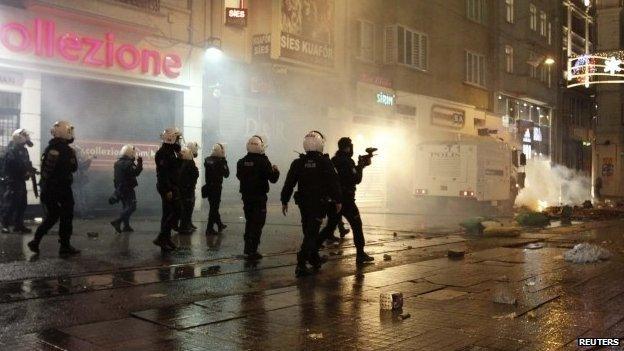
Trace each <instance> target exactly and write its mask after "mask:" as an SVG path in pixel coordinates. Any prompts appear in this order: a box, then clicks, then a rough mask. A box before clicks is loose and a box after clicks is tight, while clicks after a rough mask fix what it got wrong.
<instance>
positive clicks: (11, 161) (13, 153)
mask: <svg viewBox="0 0 624 351" xmlns="http://www.w3.org/2000/svg"><path fill="white" fill-rule="evenodd" d="M32 169H33V167H32V164H31V163H30V156H28V150H26V147H25V146H24V144H16V143H14V142H12V141H11V142H10V143H9V146H8V150H7V153H6V155H5V156H4V171H5V177H6V179H7V181H9V182H24V181H25V180H26V179H27V178H28V177H29V176H30V172H31V171H32Z"/></svg>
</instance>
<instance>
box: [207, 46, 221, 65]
mask: <svg viewBox="0 0 624 351" xmlns="http://www.w3.org/2000/svg"><path fill="white" fill-rule="evenodd" d="M204 57H206V59H208V60H209V61H218V60H220V59H221V57H223V51H221V49H219V48H218V47H216V46H210V47H209V48H208V49H206V53H205V54H204Z"/></svg>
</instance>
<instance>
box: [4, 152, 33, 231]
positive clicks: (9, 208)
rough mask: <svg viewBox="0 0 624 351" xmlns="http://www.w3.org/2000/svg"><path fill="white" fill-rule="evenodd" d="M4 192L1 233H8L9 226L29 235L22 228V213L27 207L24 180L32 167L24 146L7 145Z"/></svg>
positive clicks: (31, 170)
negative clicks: (11, 225)
mask: <svg viewBox="0 0 624 351" xmlns="http://www.w3.org/2000/svg"><path fill="white" fill-rule="evenodd" d="M4 170H5V186H6V189H5V192H4V194H3V208H2V227H3V228H2V231H3V232H8V227H9V225H10V224H13V225H14V230H15V231H16V232H22V233H30V229H28V228H26V226H24V212H25V211H26V207H27V200H26V180H27V179H28V178H30V176H31V172H33V167H32V164H31V162H30V157H29V155H28V150H27V149H26V147H25V146H24V144H18V143H15V142H13V141H11V142H10V143H9V146H8V150H7V153H6V155H5V158H4Z"/></svg>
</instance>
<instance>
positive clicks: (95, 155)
mask: <svg viewBox="0 0 624 351" xmlns="http://www.w3.org/2000/svg"><path fill="white" fill-rule="evenodd" d="M126 144H132V145H134V147H135V148H136V149H137V157H138V156H141V157H142V158H143V168H145V169H155V168H156V162H155V155H156V151H158V149H159V148H160V144H158V143H149V142H132V141H129V142H120V141H109V140H76V141H75V145H76V146H77V147H78V148H80V149H81V150H82V152H83V153H85V154H87V155H88V156H89V157H91V158H92V161H91V168H92V169H94V170H102V171H112V169H113V165H114V164H115V161H117V159H118V158H119V151H120V150H121V148H122V147H123V146H124V145H126Z"/></svg>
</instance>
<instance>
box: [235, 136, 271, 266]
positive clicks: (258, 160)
mask: <svg viewBox="0 0 624 351" xmlns="http://www.w3.org/2000/svg"><path fill="white" fill-rule="evenodd" d="M264 149H265V148H264V141H263V140H262V138H261V137H259V136H257V135H254V136H252V137H251V138H250V139H249V141H248V142H247V155H245V157H243V158H241V159H240V160H238V163H237V164H236V178H238V179H239V180H240V193H241V194H242V198H243V210H244V212H245V220H246V223H245V237H244V238H245V249H244V253H245V255H246V258H247V259H249V260H258V259H261V258H262V255H261V254H259V253H258V245H260V236H261V235H262V228H263V227H264V223H265V222H266V202H267V193H268V192H269V182H271V183H276V182H277V180H278V179H279V175H280V173H279V170H278V168H277V166H276V165H271V161H269V158H268V157H267V156H266V155H265V154H264Z"/></svg>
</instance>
